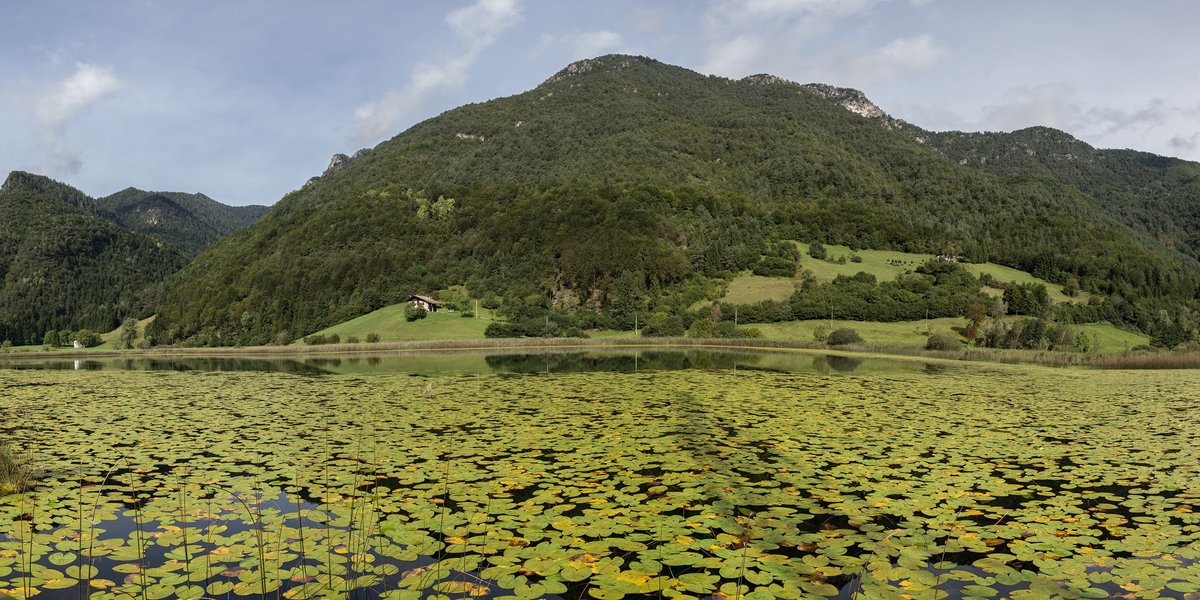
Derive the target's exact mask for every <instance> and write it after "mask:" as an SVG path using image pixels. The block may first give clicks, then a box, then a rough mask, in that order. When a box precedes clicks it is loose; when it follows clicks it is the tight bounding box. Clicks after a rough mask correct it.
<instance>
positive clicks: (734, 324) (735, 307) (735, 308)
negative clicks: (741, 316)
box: [733, 304, 738, 327]
mask: <svg viewBox="0 0 1200 600" xmlns="http://www.w3.org/2000/svg"><path fill="white" fill-rule="evenodd" d="M737 307H738V305H736V304H734V305H733V326H734V327H737V324H738V320H737Z"/></svg>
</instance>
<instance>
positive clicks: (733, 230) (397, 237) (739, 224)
mask: <svg viewBox="0 0 1200 600" xmlns="http://www.w3.org/2000/svg"><path fill="white" fill-rule="evenodd" d="M596 64H597V65H599V66H597V67H596V68H593V69H590V70H588V71H587V72H586V73H581V74H576V75H572V76H568V77H564V78H563V79H562V80H557V79H556V80H552V81H548V82H546V83H545V84H543V85H541V86H539V87H538V88H537V89H534V90H531V91H529V92H526V93H523V94H517V95H515V96H510V97H506V98H501V99H497V100H493V101H490V102H485V103H480V104H472V105H468V106H464V107H461V108H458V109H455V110H452V111H448V112H446V113H444V114H443V115H441V116H439V117H437V118H434V119H430V120H428V121H424V122H422V123H420V124H418V125H416V126H414V127H413V128H411V129H409V130H407V131H405V132H403V133H401V134H400V135H398V136H396V137H394V138H392V139H391V140H389V141H387V142H384V143H382V144H380V145H379V146H377V147H376V148H374V149H373V150H370V151H368V152H366V153H365V154H364V155H362V156H361V157H359V158H356V159H355V160H354V161H352V162H350V163H348V164H346V165H345V166H344V167H342V168H339V169H337V170H335V171H333V172H330V173H328V174H326V175H323V176H322V177H320V178H318V179H317V180H315V181H314V182H312V183H311V184H309V185H306V186H305V187H304V188H302V189H300V190H298V191H296V192H294V193H292V194H289V195H288V196H286V197H285V198H283V199H282V200H281V201H280V202H279V203H278V204H277V205H276V206H275V207H274V208H273V209H272V211H271V212H270V214H268V215H267V216H266V217H264V218H263V219H262V220H261V221H260V222H258V223H256V224H255V225H253V226H251V227H249V228H247V229H245V230H243V231H242V232H239V233H238V234H237V235H235V236H233V238H232V239H230V241H229V242H228V243H223V244H219V245H217V246H216V247H214V248H213V249H212V250H211V251H210V252H209V253H207V254H206V255H205V256H204V257H202V259H201V260H198V261H196V262H195V263H193V264H192V265H189V267H188V268H186V269H185V270H184V271H183V272H181V273H180V274H179V275H178V276H176V277H174V278H173V279H172V281H171V285H170V286H169V290H168V291H167V292H166V294H165V297H164V300H163V302H162V303H161V304H160V305H159V311H158V313H159V318H158V319H157V320H156V321H155V323H154V327H155V329H156V330H157V332H156V333H158V334H160V335H158V336H157V337H158V338H161V339H163V340H165V341H167V342H175V341H179V340H184V339H190V340H193V341H195V340H203V341H205V342H206V343H215V344H248V343H261V342H263V341H265V340H268V339H269V337H270V336H271V335H272V334H273V333H274V332H276V331H298V332H299V331H304V332H311V331H319V330H321V329H322V328H324V327H327V326H329V325H332V324H335V323H340V322H343V321H346V320H348V319H350V318H352V317H355V316H358V315H361V314H365V313H368V312H371V311H373V310H376V309H378V308H380V307H383V306H387V305H389V304H393V303H395V302H398V301H399V299H400V298H401V297H403V294H405V293H408V290H413V289H444V288H446V287H447V286H449V285H451V284H465V285H466V286H467V287H468V288H469V289H470V290H471V291H472V293H473V295H475V296H477V297H481V298H482V299H483V300H485V301H489V300H495V299H496V298H498V297H499V296H505V297H509V296H510V291H515V294H513V295H512V297H521V298H524V297H528V296H530V295H535V296H538V297H541V298H544V299H546V300H547V302H549V303H550V304H552V305H553V306H554V308H556V309H559V310H579V311H592V312H598V313H601V314H603V315H605V318H607V319H611V320H612V321H613V322H614V323H615V324H616V325H617V326H619V327H621V328H626V329H632V328H633V321H634V318H635V315H638V314H650V313H651V312H654V311H658V310H664V311H666V312H676V313H679V312H681V311H683V310H687V309H688V306H682V307H680V306H678V305H677V304H676V303H677V299H678V297H679V296H680V295H681V293H682V290H684V289H687V288H689V287H690V286H691V285H692V283H691V282H692V281H693V280H697V279H699V278H722V279H728V278H730V277H731V276H732V275H733V274H735V273H738V272H741V271H743V270H746V269H752V268H754V267H755V266H757V265H758V264H759V263H760V262H761V263H762V267H764V268H773V267H775V266H776V265H774V264H773V263H774V262H775V261H774V260H773V259H765V258H764V257H769V256H775V248H776V246H777V244H778V243H779V242H780V241H782V240H786V239H804V240H815V241H819V242H821V243H824V244H853V245H854V247H856V248H878V249H890V250H903V251H909V252H925V253H931V254H934V253H938V252H942V251H943V250H944V249H946V248H953V247H955V246H958V247H960V248H961V249H962V254H961V257H962V258H963V259H969V260H971V261H975V262H984V261H992V262H995V263H998V264H1002V265H1006V266H1008V267H1013V268H1018V269H1021V270H1024V271H1027V272H1030V273H1033V274H1034V275H1036V276H1038V277H1042V278H1043V279H1045V280H1047V281H1050V282H1053V283H1057V284H1063V285H1066V284H1068V283H1069V282H1070V281H1071V277H1075V278H1077V279H1078V286H1079V289H1080V291H1081V292H1086V293H1088V294H1092V295H1100V296H1103V298H1102V299H1101V300H1100V301H1099V302H1100V304H1098V305H1096V306H1095V307H1088V308H1084V309H1075V310H1080V311H1088V312H1087V314H1086V316H1089V317H1097V318H1101V319H1102V320H1108V321H1111V322H1114V323H1123V324H1129V325H1132V326H1134V327H1137V328H1139V329H1142V330H1147V331H1148V330H1149V328H1150V327H1152V326H1154V323H1155V322H1156V318H1157V317H1156V313H1157V311H1159V310H1166V311H1168V313H1169V314H1170V315H1172V316H1174V315H1178V314H1181V313H1182V311H1183V309H1185V308H1189V307H1194V306H1195V305H1196V302H1195V297H1196V291H1197V288H1198V286H1197V276H1196V274H1195V272H1196V271H1195V269H1192V268H1191V266H1194V264H1193V263H1188V264H1184V263H1182V262H1180V259H1181V256H1182V255H1181V254H1180V252H1179V251H1177V250H1173V249H1171V248H1166V247H1164V244H1163V243H1160V242H1158V241H1156V240H1155V238H1154V236H1152V235H1147V229H1146V226H1144V225H1140V224H1136V223H1135V221H1138V220H1139V219H1140V218H1141V217H1143V216H1145V215H1146V214H1149V213H1148V212H1147V211H1151V209H1150V208H1148V206H1149V205H1150V204H1152V201H1151V198H1152V197H1153V196H1154V192H1150V191H1146V189H1147V188H1146V187H1145V185H1144V184H1145V183H1147V181H1148V178H1149V181H1152V182H1158V181H1159V180H1158V179H1153V177H1154V176H1155V175H1154V174H1155V173H1158V174H1159V175H1162V173H1160V172H1159V171H1156V170H1155V169H1156V168H1155V167H1154V165H1153V164H1152V161H1149V160H1141V159H1138V160H1133V159H1132V158H1130V159H1129V160H1125V159H1122V162H1121V164H1126V163H1129V162H1131V161H1132V162H1136V163H1137V169H1136V174H1130V176H1128V177H1122V176H1119V175H1117V174H1110V175H1109V176H1107V177H1106V179H1105V182H1106V185H1110V186H1115V187H1116V188H1119V191H1120V195H1126V196H1129V195H1132V196H1136V197H1137V205H1138V206H1139V207H1140V208H1137V209H1136V210H1135V211H1134V213H1135V214H1126V213H1125V212H1122V210H1121V209H1120V207H1119V206H1117V205H1116V204H1114V203H1111V202H1109V201H1108V200H1098V199H1097V198H1098V197H1099V196H1100V195H1102V194H1101V191H1102V189H1101V188H1100V187H1099V186H1095V185H1092V184H1090V183H1088V184H1086V185H1085V182H1084V180H1083V178H1078V177H1076V178H1069V177H1066V176H1065V175H1062V172H1063V171H1065V169H1066V167H1065V166H1063V165H1057V166H1054V168H1047V169H1043V170H1041V171H1037V172H1036V173H1033V172H1032V171H1028V169H1026V170H1020V169H1024V168H1025V167H1024V166H1023V165H1024V163H1021V164H1017V163H1013V164H1014V165H1016V167H1020V169H1018V172H1017V174H1015V175H1014V174H1013V173H1010V172H1007V171H1004V170H997V171H992V170H990V169H991V167H988V168H986V169H980V168H977V167H976V166H975V163H972V162H971V161H968V164H966V165H960V164H959V162H958V161H959V160H960V159H959V158H958V154H956V152H957V150H953V149H952V148H957V147H958V146H955V144H954V143H951V141H948V140H950V138H951V137H953V136H951V134H946V135H945V136H942V135H937V136H934V134H932V133H929V132H923V131H921V130H920V129H919V128H917V127H913V126H910V125H908V124H905V125H904V126H903V127H893V126H891V125H892V124H894V121H892V120H890V119H889V118H886V117H881V118H879V119H864V118H862V117H861V116H859V115H857V114H853V113H851V112H849V111H847V110H845V109H844V108H843V107H842V106H841V104H840V102H838V101H837V100H836V99H831V98H830V97H829V96H830V94H833V95H835V96H837V95H838V94H842V95H844V94H851V95H853V94H854V93H855V92H853V91H848V90H836V89H833V88H828V89H826V88H814V87H807V86H797V85H793V84H789V83H786V82H775V83H768V84H761V85H760V84H759V83H756V82H755V81H752V80H746V81H740V82H729V81H727V80H723V79H719V78H710V77H705V76H702V75H699V74H697V73H693V72H690V71H687V70H684V69H679V68H675V67H670V66H667V65H663V64H661V63H658V62H656V61H652V60H649V59H642V58H633V57H606V58H604V59H602V60H600V61H599V62H597V63H596ZM618 65H619V68H617V66H618ZM632 89H637V90H638V92H637V93H631V92H629V91H628V90H632ZM831 90H832V91H831ZM517 122H520V123H521V126H520V127H517V126H516V125H515V123H517ZM460 134H464V135H460ZM927 134H928V135H927ZM915 137H922V139H925V137H929V139H932V140H933V141H932V142H930V143H928V144H923V143H919V142H918V141H917V140H916V139H914V138H915ZM998 139H1000V140H1001V142H1003V141H1004V139H1003V138H998ZM1047 143H1049V142H1047ZM931 146H933V147H937V148H942V149H945V150H944V152H945V154H943V153H939V152H936V151H931V150H930V147H931ZM1051 146H1052V145H1051ZM996 147H997V148H999V147H1001V146H999V145H997V146H996ZM1039 149H1040V147H1039ZM964 152H965V153H966V154H969V152H967V151H965V150H964ZM966 154H964V156H966ZM1034 154H1035V155H1037V156H1039V157H1040V156H1042V154H1039V153H1037V152H1034ZM1099 156H1107V155H1099ZM1122 156H1123V155H1122ZM1038 160H1041V159H1040V158H1039V159H1038ZM1139 161H1140V162H1139ZM988 164H989V165H990V164H992V163H991V162H989V163H988ZM1016 167H1014V168H1016ZM1114 168H1115V167H1114ZM1122 168H1123V167H1122ZM1163 168H1164V169H1167V170H1169V171H1170V172H1171V173H1172V174H1173V175H1172V177H1173V179H1171V180H1170V181H1165V180H1164V181H1162V185H1163V187H1164V188H1169V189H1170V194H1172V195H1173V197H1175V195H1176V191H1177V190H1178V189H1191V188H1190V187H1189V186H1193V185H1194V184H1192V183H1188V181H1189V180H1188V179H1187V178H1186V176H1187V175H1188V173H1189V172H1190V171H1188V169H1186V168H1183V167H1180V166H1179V165H1175V164H1170V165H1163ZM1027 171H1028V172H1027ZM1089 190H1090V191H1089ZM1178 198H1179V200H1180V202H1181V204H1184V205H1188V204H1187V202H1185V200H1186V199H1187V197H1186V195H1179V196H1178ZM451 199H453V202H451V201H450V200H451ZM1155 210H1158V209H1155ZM1183 210H1185V209H1178V210H1176V209H1170V210H1169V212H1171V213H1172V214H1175V213H1177V212H1180V211H1183ZM1151 212H1152V211H1151ZM1156 214H1157V213H1156ZM1187 218H1188V219H1189V220H1190V221H1192V222H1196V223H1200V219H1197V218H1195V217H1194V216H1191V217H1187ZM1140 222H1144V221H1140ZM1188 227H1190V225H1188ZM1197 227H1200V224H1198V225H1197ZM1171 231H1176V229H1171ZM1178 231H1182V232H1186V231H1189V230H1187V229H1179V230H1178ZM1175 239H1180V240H1194V239H1198V236H1191V237H1184V236H1181V237H1178V238H1175ZM1185 243H1190V242H1185ZM816 248H820V246H818V245H817V244H813V245H811V246H810V248H809V250H810V252H813V251H814V250H815V249H816ZM839 258H840V257H839ZM793 272H794V271H793ZM929 275H930V276H934V277H936V276H937V274H936V273H929ZM838 285H841V286H843V287H846V288H847V289H845V290H838V291H839V292H844V293H845V296H844V297H846V298H849V299H851V300H852V301H851V302H850V306H849V307H848V314H846V315H842V314H841V313H839V314H838V316H839V317H840V316H845V317H851V316H853V315H860V314H861V315H863V316H866V317H867V318H872V319H873V316H872V315H869V313H870V312H871V311H870V307H871V304H870V302H871V298H870V296H869V294H870V293H874V292H870V291H869V290H868V288H871V287H875V292H879V293H881V294H882V295H883V296H886V297H888V299H887V300H886V302H885V303H884V312H885V316H884V319H885V320H890V319H897V318H901V316H902V315H903V316H904V317H905V318H907V317H911V316H912V313H913V312H914V310H913V309H911V308H906V307H905V303H909V304H911V305H913V306H918V307H920V308H921V309H930V310H935V311H936V312H937V314H955V315H961V314H962V311H963V310H965V308H966V305H967V304H968V303H969V302H970V301H971V300H972V299H971V298H970V297H968V296H969V294H966V293H963V294H942V293H936V294H934V296H936V297H928V298H927V297H924V295H925V291H924V290H923V289H921V288H922V287H923V285H924V284H921V283H920V282H917V281H909V282H896V283H895V284H894V285H893V286H892V287H887V285H888V283H882V284H877V287H876V286H871V285H869V284H867V283H866V282H848V283H839V284H838ZM939 285H942V284H939ZM854 286H859V287H861V289H858V290H850V289H849V288H851V287H854ZM488 294H493V296H492V297H491V298H489V296H488ZM668 303H669V304H671V306H669V307H667V306H663V305H665V304H668ZM489 304H492V305H493V306H494V303H492V302H489ZM821 304H825V305H826V307H828V304H829V303H828V302H825V303H822V302H820V301H819V300H817V299H816V298H808V299H807V301H805V302H799V303H792V305H793V306H792V309H793V311H794V310H795V309H796V308H797V305H799V307H800V308H801V313H811V312H813V310H812V307H813V306H819V305H821ZM486 305H487V304H485V306H486ZM834 308H835V309H836V308H837V307H834ZM851 311H852V312H851ZM245 312H249V313H252V314H253V315H255V318H254V319H253V320H252V321H251V322H248V323H244V324H243V323H242V322H241V319H240V317H241V315H242V314H243V313H245ZM921 312H922V313H924V310H921ZM1026 314H1032V313H1026ZM826 315H827V311H826ZM800 316H802V315H800V314H798V315H797V317H800ZM924 316H925V315H924V314H920V315H919V317H924ZM1039 316H1041V315H1040V314H1039ZM1078 316H1084V313H1083V312H1080V313H1079V315H1078ZM44 329H45V328H44V327H43V328H41V329H39V330H38V331H43V330H44ZM520 329H522V330H524V329H525V328H524V327H520Z"/></svg>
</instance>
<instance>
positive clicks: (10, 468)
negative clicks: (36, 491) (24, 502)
mask: <svg viewBox="0 0 1200 600" xmlns="http://www.w3.org/2000/svg"><path fill="white" fill-rule="evenodd" d="M36 481H37V472H36V470H35V469H34V468H33V467H31V466H30V465H29V461H28V459H27V458H25V457H21V456H18V455H17V453H16V451H15V450H13V448H12V446H11V445H9V444H8V443H7V442H0V496H7V495H8V494H16V493H18V492H23V491H25V490H28V489H30V488H32V487H33V485H34V483H35V482H36Z"/></svg>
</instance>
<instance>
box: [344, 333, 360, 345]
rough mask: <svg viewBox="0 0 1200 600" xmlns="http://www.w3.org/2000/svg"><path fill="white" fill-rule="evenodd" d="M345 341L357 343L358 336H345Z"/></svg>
mask: <svg viewBox="0 0 1200 600" xmlns="http://www.w3.org/2000/svg"><path fill="white" fill-rule="evenodd" d="M346 343H347V344H357V343H358V338H357V337H355V336H353V335H352V336H350V337H348V338H346Z"/></svg>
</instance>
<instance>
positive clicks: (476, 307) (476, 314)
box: [475, 300, 479, 319]
mask: <svg viewBox="0 0 1200 600" xmlns="http://www.w3.org/2000/svg"><path fill="white" fill-rule="evenodd" d="M475 318H476V319H478V318H479V301H478V300H476V301H475Z"/></svg>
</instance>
